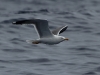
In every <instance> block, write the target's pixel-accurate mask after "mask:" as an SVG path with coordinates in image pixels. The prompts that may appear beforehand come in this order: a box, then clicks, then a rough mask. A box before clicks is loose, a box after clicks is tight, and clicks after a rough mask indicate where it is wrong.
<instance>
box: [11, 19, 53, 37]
mask: <svg viewBox="0 0 100 75" xmlns="http://www.w3.org/2000/svg"><path fill="white" fill-rule="evenodd" d="M13 24H34V27H35V28H36V30H37V32H38V34H39V37H40V38H43V37H52V36H53V34H52V32H51V31H50V30H49V27H48V21H47V20H41V19H28V20H20V21H16V22H13Z"/></svg>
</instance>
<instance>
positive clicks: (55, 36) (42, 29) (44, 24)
mask: <svg viewBox="0 0 100 75" xmlns="http://www.w3.org/2000/svg"><path fill="white" fill-rule="evenodd" d="M13 24H16V25H23V24H33V25H34V28H35V30H36V32H37V34H38V36H39V38H38V39H36V40H27V42H28V43H32V44H39V43H43V44H50V45H53V44H58V43H60V42H62V41H64V40H68V38H65V37H63V36H59V34H60V33H62V32H64V31H65V30H66V29H67V28H68V25H65V26H62V27H59V28H57V29H55V30H53V31H50V29H49V25H48V21H47V20H42V19H25V20H19V21H15V22H13Z"/></svg>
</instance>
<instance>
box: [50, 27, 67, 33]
mask: <svg viewBox="0 0 100 75" xmlns="http://www.w3.org/2000/svg"><path fill="white" fill-rule="evenodd" d="M67 28H68V26H67V25H66V26H62V27H59V28H57V29H55V30H53V31H52V33H53V34H54V35H59V34H60V33H62V32H64V31H65V30H66V29H67Z"/></svg>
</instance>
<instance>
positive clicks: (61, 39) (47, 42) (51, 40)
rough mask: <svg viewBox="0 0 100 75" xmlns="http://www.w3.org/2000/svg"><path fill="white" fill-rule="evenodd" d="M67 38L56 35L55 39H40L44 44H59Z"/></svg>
mask: <svg viewBox="0 0 100 75" xmlns="http://www.w3.org/2000/svg"><path fill="white" fill-rule="evenodd" d="M64 38H65V37H62V36H58V35H54V36H53V37H46V38H40V39H39V41H40V43H44V44H58V43H60V42H62V41H64Z"/></svg>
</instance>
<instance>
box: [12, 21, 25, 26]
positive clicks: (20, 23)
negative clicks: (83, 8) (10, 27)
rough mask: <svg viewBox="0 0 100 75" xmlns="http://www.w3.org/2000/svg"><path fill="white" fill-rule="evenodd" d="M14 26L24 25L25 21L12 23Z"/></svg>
mask: <svg viewBox="0 0 100 75" xmlns="http://www.w3.org/2000/svg"><path fill="white" fill-rule="evenodd" d="M12 24H16V25H22V24H23V21H15V22H12Z"/></svg>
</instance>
